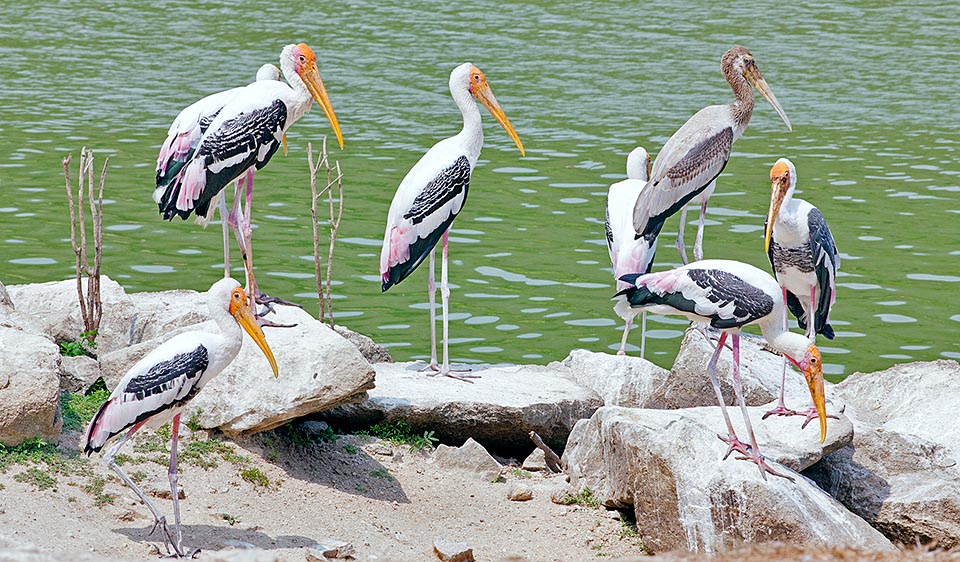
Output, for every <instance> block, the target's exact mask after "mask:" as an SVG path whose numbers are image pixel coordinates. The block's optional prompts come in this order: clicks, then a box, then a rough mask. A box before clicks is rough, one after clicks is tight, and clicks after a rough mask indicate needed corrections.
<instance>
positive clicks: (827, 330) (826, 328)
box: [820, 324, 837, 340]
mask: <svg viewBox="0 0 960 562" xmlns="http://www.w3.org/2000/svg"><path fill="white" fill-rule="evenodd" d="M820 334H822V335H823V337H825V338H827V339H828V340H832V339H833V338H835V337H837V334H836V332H834V331H833V326H831V325H830V324H824V325H823V329H821V330H820Z"/></svg>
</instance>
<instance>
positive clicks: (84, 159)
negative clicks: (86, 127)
mask: <svg viewBox="0 0 960 562" xmlns="http://www.w3.org/2000/svg"><path fill="white" fill-rule="evenodd" d="M72 160H73V155H72V154H69V155H67V157H66V158H64V159H63V177H64V181H65V184H66V191H67V204H68V207H69V210H70V246H71V248H72V249H73V253H74V254H75V255H76V261H75V262H74V270H75V271H76V280H77V298H78V300H79V301H80V315H81V317H82V318H83V330H84V331H83V337H85V338H86V339H87V343H90V344H93V343H94V340H95V338H96V336H97V330H99V329H100V319H101V317H102V316H103V310H102V307H101V301H100V265H101V263H102V261H103V186H104V183H105V182H106V179H107V167H108V166H109V163H110V159H109V158H106V159H104V161H103V170H102V171H101V172H100V185H99V189H98V190H97V194H96V197H94V187H93V186H94V184H93V171H94V170H93V168H94V165H93V151H92V150H87V147H83V148H82V149H80V173H79V177H78V181H77V201H76V203H75V202H74V197H73V189H72V186H71V182H70V163H71V162H72ZM84 196H86V197H84ZM85 198H86V199H87V203H88V204H89V206H90V217H91V222H92V223H93V244H94V250H93V252H94V258H93V266H92V267H91V266H90V262H89V260H88V258H87V230H86V220H85V217H84V199H85ZM78 233H79V238H80V241H79V243H78V242H77V237H78ZM84 275H86V276H87V294H86V295H84V294H83V276H84Z"/></svg>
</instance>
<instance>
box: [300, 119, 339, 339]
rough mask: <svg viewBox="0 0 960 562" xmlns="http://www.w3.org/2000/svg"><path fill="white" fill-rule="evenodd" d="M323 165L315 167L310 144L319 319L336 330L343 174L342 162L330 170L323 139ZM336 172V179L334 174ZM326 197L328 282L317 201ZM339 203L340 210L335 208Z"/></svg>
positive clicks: (308, 162)
mask: <svg viewBox="0 0 960 562" xmlns="http://www.w3.org/2000/svg"><path fill="white" fill-rule="evenodd" d="M318 157H319V161H318V162H317V163H316V165H314V163H313V144H312V143H307V165H308V166H309V167H310V195H311V196H312V198H311V204H310V216H311V217H312V218H313V262H314V270H315V271H314V272H315V276H316V282H317V298H318V299H319V300H320V311H319V316H318V318H319V319H320V321H321V322H322V321H326V322H327V323H328V324H330V327H331V328H332V327H333V289H332V288H331V279H332V277H333V249H334V246H335V245H336V242H337V232H338V231H339V229H340V220H341V219H342V218H343V174H342V173H341V171H340V162H339V161H337V162H334V165H333V167H332V168H331V166H330V160H329V158H328V157H327V139H326V138H324V139H323V145H322V146H321V149H320V154H319V155H318ZM321 167H323V168H324V169H325V170H326V171H327V185H326V186H325V187H324V188H323V189H321V190H319V191H317V173H318V172H319V171H320V168H321ZM334 171H336V176H334V174H333V172H334ZM334 187H335V188H336V192H337V194H336V197H334ZM324 194H326V195H327V201H328V203H329V205H328V206H329V210H330V246H329V249H328V250H327V268H326V269H327V271H326V280H325V281H324V278H323V273H322V268H321V262H320V223H319V221H318V220H317V200H318V199H320V198H321V197H322V196H323V195H324ZM334 201H336V206H334Z"/></svg>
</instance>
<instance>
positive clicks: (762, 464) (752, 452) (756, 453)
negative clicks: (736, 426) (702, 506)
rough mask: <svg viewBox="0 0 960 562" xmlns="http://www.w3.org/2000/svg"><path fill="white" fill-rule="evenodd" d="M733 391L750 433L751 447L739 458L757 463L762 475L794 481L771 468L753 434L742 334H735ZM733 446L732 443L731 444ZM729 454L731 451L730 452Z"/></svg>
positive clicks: (738, 458)
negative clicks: (742, 364) (742, 377)
mask: <svg viewBox="0 0 960 562" xmlns="http://www.w3.org/2000/svg"><path fill="white" fill-rule="evenodd" d="M733 391H734V393H736V395H737V402H739V403H740V411H741V412H742V413H743V423H744V425H746V426H747V433H749V434H750V448H749V450H748V451H746V452H744V451H740V452H741V453H742V454H743V456H742V457H737V460H744V461H750V462H753V463H756V465H757V468H759V469H760V475H761V476H763V479H764V480H766V479H767V473H768V472H769V473H770V474H772V475H774V476H780V477H782V478H786V479H787V480H790V481H791V482H793V478H791V477H790V476H788V475H786V474H781V473H779V472H777V471H775V470H773V469H772V468H770V467H769V466H768V465H767V463H766V459H764V458H763V455H761V454H760V447H759V446H758V445H757V437H756V435H754V434H753V426H751V425H750V413H749V412H748V411H747V402H746V400H744V398H743V385H742V384H741V383H740V334H738V333H734V334H733ZM731 447H732V445H731ZM728 454H729V452H728Z"/></svg>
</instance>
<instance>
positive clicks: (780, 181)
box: [763, 161, 790, 252]
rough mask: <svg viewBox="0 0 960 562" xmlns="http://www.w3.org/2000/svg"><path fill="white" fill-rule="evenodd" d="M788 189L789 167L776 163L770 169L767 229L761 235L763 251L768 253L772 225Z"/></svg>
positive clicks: (780, 162) (779, 162)
mask: <svg viewBox="0 0 960 562" xmlns="http://www.w3.org/2000/svg"><path fill="white" fill-rule="evenodd" d="M789 189H790V167H789V166H787V164H786V163H785V162H782V161H778V162H777V163H776V164H774V165H773V167H772V168H770V209H769V210H768V211H767V227H766V230H765V231H764V234H763V251H765V252H769V251H770V238H771V237H772V236H773V223H774V222H776V220H777V215H778V214H779V213H780V205H781V204H782V203H783V198H784V197H785V196H786V195H787V191H788V190H789Z"/></svg>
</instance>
